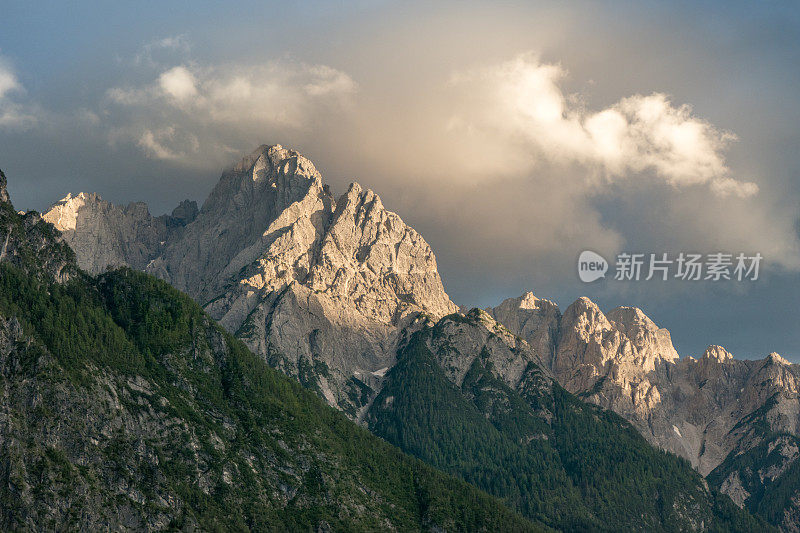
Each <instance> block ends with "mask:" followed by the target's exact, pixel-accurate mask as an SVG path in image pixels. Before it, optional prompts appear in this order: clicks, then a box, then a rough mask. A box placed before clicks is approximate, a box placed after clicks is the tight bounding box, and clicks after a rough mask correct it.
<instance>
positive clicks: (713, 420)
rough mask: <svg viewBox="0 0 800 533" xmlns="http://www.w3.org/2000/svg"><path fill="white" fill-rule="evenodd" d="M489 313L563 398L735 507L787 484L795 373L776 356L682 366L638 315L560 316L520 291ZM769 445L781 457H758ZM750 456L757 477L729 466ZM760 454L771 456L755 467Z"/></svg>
mask: <svg viewBox="0 0 800 533" xmlns="http://www.w3.org/2000/svg"><path fill="white" fill-rule="evenodd" d="M544 302H546V303H544ZM488 312H489V313H490V314H492V316H494V317H495V318H497V319H498V320H499V321H500V322H502V323H503V325H505V326H506V327H508V329H509V330H510V331H511V332H513V333H514V334H516V335H519V336H520V337H522V338H523V339H525V340H527V341H528V342H529V343H530V344H531V346H534V347H536V351H537V352H538V353H539V354H540V357H541V359H542V360H543V361H549V368H550V370H551V371H552V373H553V375H554V376H555V377H556V379H557V380H558V381H559V382H560V383H561V384H562V385H563V386H564V387H565V388H567V389H568V390H569V391H570V392H573V393H575V394H578V395H579V396H581V397H582V398H584V399H586V400H588V401H590V402H593V403H595V404H597V405H600V406H602V407H605V408H607V409H611V410H613V411H615V412H617V413H618V414H620V415H622V416H623V417H624V418H626V419H627V420H629V421H630V422H631V423H633V424H634V426H635V427H636V428H637V429H638V430H639V431H640V432H641V433H642V434H643V435H644V436H645V437H646V438H647V439H648V440H649V441H650V442H652V443H653V444H655V445H657V446H659V447H661V448H663V449H666V450H669V451H671V452H673V453H676V454H677V455H680V456H682V457H685V458H686V459H688V460H689V461H690V462H691V463H692V465H693V466H694V467H695V468H697V469H698V470H699V471H700V473H702V474H703V475H708V474H710V473H712V471H713V474H712V476H711V477H710V479H714V480H717V481H718V482H719V488H720V489H721V490H722V491H723V492H725V493H727V494H729V495H730V496H731V497H732V498H733V499H734V501H736V502H737V503H738V504H739V505H746V504H748V502H749V500H748V499H749V498H751V496H752V495H753V494H758V495H759V497H760V495H761V494H764V487H765V486H768V485H769V484H774V483H778V482H784V483H785V482H786V480H782V481H781V480H780V479H779V478H780V477H781V476H788V475H794V474H793V472H795V471H794V470H792V468H793V466H792V465H793V464H794V461H795V460H796V457H797V454H795V453H794V451H793V450H794V449H795V444H794V443H795V442H797V436H798V435H800V401H799V400H798V383H800V381H799V380H800V367H798V365H793V364H791V363H789V362H788V361H786V359H784V358H783V357H781V356H780V355H778V354H775V353H773V354H770V355H769V356H767V357H766V358H764V359H762V360H759V361H751V360H741V359H736V358H734V357H733V355H732V354H730V353H729V352H728V351H727V350H725V348H723V347H721V346H709V347H708V349H707V350H706V351H705V352H704V353H703V355H702V356H701V357H699V358H693V357H685V358H682V359H681V358H679V356H678V353H677V352H676V351H675V349H674V347H673V345H672V340H671V337H670V334H669V332H668V331H667V330H666V329H663V328H659V327H658V326H657V325H656V324H655V323H654V322H653V321H652V320H651V319H650V318H648V317H647V316H646V315H645V314H644V313H643V312H642V311H641V310H640V309H636V308H633V307H618V308H616V309H614V310H612V311H610V312H608V313H603V312H602V311H601V310H600V309H599V308H598V307H597V305H595V304H594V303H593V302H592V301H591V300H589V299H588V298H580V299H578V300H577V301H575V302H574V303H573V304H571V305H570V306H569V307H568V308H567V309H566V311H564V314H563V315H561V314H560V312H559V310H558V308H557V307H556V306H555V304H552V303H551V302H549V301H547V300H540V299H538V298H536V297H534V296H533V295H532V294H531V293H526V294H525V295H523V296H522V297H520V298H512V299H508V300H506V301H504V302H503V303H502V304H501V305H500V306H498V307H495V308H493V309H488ZM553 332H557V334H555V335H554V333H553ZM779 435H789V437H786V438H783V440H781V439H780V438H778V437H776V436H779ZM770 446H773V447H776V448H775V449H779V450H782V451H781V453H782V454H783V455H780V456H778V455H776V454H777V453H778V452H774V453H773V452H771V451H769V450H767V451H769V454H767V453H766V452H764V453H762V452H763V450H762V448H764V449H766V448H768V447H770ZM748 453H749V454H754V455H756V456H757V457H756V463H757V464H759V465H761V466H760V468H761V470H763V472H762V474H763V475H762V474H759V475H755V474H753V472H752V471H750V470H746V469H745V470H742V471H740V470H738V468H739V467H738V466H737V464H738V463H737V462H736V461H734V460H733V459H734V458H735V457H738V456H741V455H743V454H748ZM759 454H761V455H764V456H765V457H766V456H767V455H769V459H768V460H767V459H766V458H765V459H764V461H763V464H762V460H761V459H760V458H759V457H760V455H759ZM715 469H716V470H715ZM776 479H778V482H776ZM796 492H797V494H796V501H795V503H793V504H792V503H790V504H789V505H788V507H787V508H786V517H785V520H784V522H785V523H786V524H788V525H787V526H786V527H787V528H788V530H793V529H792V528H791V527H790V526H791V524H796V523H797V522H798V518H797V517H798V516H800V486H799V487H797V489H796ZM792 501H794V500H792Z"/></svg>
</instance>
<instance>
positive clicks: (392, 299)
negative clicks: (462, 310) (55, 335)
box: [45, 145, 458, 417]
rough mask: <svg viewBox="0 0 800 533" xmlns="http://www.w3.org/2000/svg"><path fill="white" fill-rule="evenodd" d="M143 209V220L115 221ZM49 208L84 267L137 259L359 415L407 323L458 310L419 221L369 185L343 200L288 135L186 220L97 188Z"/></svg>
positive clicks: (231, 174) (229, 177)
mask: <svg viewBox="0 0 800 533" xmlns="http://www.w3.org/2000/svg"><path fill="white" fill-rule="evenodd" d="M79 204H80V205H79ZM87 206H88V207H87ZM134 210H135V211H136V213H137V214H138V215H137V216H136V217H129V218H131V219H132V220H133V222H131V223H127V225H123V224H121V223H115V222H114V220H116V219H118V218H120V214H121V213H122V214H125V213H127V212H128V211H134ZM176 211H177V210H176ZM145 215H146V216H145ZM45 217H46V218H47V219H49V220H52V221H54V223H56V225H57V227H59V229H61V230H62V232H63V233H64V234H65V238H66V239H67V240H68V242H70V244H72V245H73V247H74V248H75V249H76V253H77V254H78V257H79V260H80V261H81V264H82V265H86V267H87V268H88V267H91V268H90V269H91V270H94V271H97V270H102V269H104V268H105V266H106V264H111V265H119V264H127V265H130V266H132V267H134V268H139V269H144V270H146V271H148V272H150V273H152V274H155V275H156V276H158V277H161V278H162V279H165V280H167V281H169V282H170V283H171V284H172V285H174V286H175V287H177V288H179V289H181V290H183V291H185V292H187V293H188V294H190V295H191V296H192V297H193V298H194V299H195V300H196V301H198V302H199V303H201V305H203V306H204V307H205V309H206V310H207V311H208V312H209V313H210V314H211V315H212V316H213V317H214V318H215V319H217V320H218V321H219V322H220V323H221V324H222V325H223V326H225V327H226V328H227V329H228V330H229V331H231V332H234V333H236V334H237V335H238V336H239V337H240V338H241V339H243V340H244V341H245V342H246V343H247V344H248V345H249V346H250V348H251V349H253V350H254V351H255V352H256V353H259V354H261V355H262V356H263V357H265V358H266V359H267V360H268V361H269V362H270V363H271V364H272V365H273V366H275V367H277V368H280V369H282V370H283V371H284V372H286V373H288V374H290V375H293V376H296V377H298V378H299V379H300V380H301V381H302V382H303V383H304V384H306V385H307V386H309V387H311V388H314V389H316V390H318V391H319V392H320V393H321V394H322V395H323V396H324V397H325V398H326V399H327V400H328V401H329V403H331V404H332V405H334V406H336V407H339V408H341V409H343V410H345V411H346V412H348V413H349V414H350V415H351V416H353V417H357V416H358V415H359V413H360V412H361V411H362V410H363V408H364V407H365V406H366V405H367V404H368V403H369V401H370V399H371V398H372V397H374V395H375V394H376V392H377V390H379V387H380V382H381V379H382V375H383V372H385V371H386V369H387V368H388V367H390V366H392V365H393V364H394V358H395V352H396V347H397V343H398V340H399V335H400V331H401V330H402V329H403V328H404V327H405V326H406V325H408V324H410V323H411V322H413V321H414V318H415V316H416V315H418V314H420V313H424V314H425V315H429V316H431V317H433V318H441V317H442V316H444V315H447V314H450V313H454V312H457V311H458V308H457V307H456V306H455V305H454V304H453V303H452V302H451V301H450V299H449V297H448V296H447V294H446V293H445V291H444V288H443V287H442V283H441V279H440V277H439V274H438V272H437V268H436V259H435V257H434V255H433V252H432V250H431V249H430V247H429V246H428V244H427V243H426V242H425V240H424V239H423V238H422V237H421V236H420V235H419V233H417V232H416V231H414V230H413V229H412V228H410V227H408V226H407V225H406V224H405V223H403V221H402V220H401V219H400V217H399V216H397V215H396V214H395V213H392V212H390V211H388V210H386V209H385V208H384V206H383V204H382V202H381V200H380V198H379V197H378V195H376V194H375V193H374V192H372V191H370V190H368V189H363V188H362V187H361V186H359V185H358V184H355V183H354V184H352V185H351V186H350V188H349V190H348V191H347V192H346V193H345V194H344V195H342V197H341V198H339V200H338V201H336V200H335V199H334V197H333V196H332V194H331V192H330V190H329V189H328V187H327V186H326V185H324V184H323V181H322V176H321V175H320V173H319V172H318V171H317V169H316V168H315V167H314V165H313V163H311V161H309V160H308V159H306V158H305V157H303V156H302V155H300V154H298V153H297V152H295V151H293V150H289V149H286V148H283V147H282V146H280V145H275V146H266V145H264V146H261V147H259V148H258V149H257V150H256V151H255V152H253V153H252V154H251V155H249V156H248V157H246V158H244V159H243V160H242V161H241V162H240V163H239V164H237V165H236V166H234V167H233V168H231V169H230V170H227V171H226V172H225V173H224V174H223V175H222V178H221V180H220V181H219V183H218V184H217V186H216V187H215V188H214V190H213V191H212V192H211V194H210V195H209V197H208V199H207V200H206V202H205V203H204V205H203V207H202V208H201V209H200V211H199V213H197V215H196V217H195V216H193V215H190V216H189V217H183V218H182V219H181V220H184V221H185V220H187V218H190V219H191V220H189V221H188V222H189V223H187V224H185V225H180V224H172V225H170V224H163V225H158V224H157V223H156V222H155V221H158V220H161V219H153V217H150V216H149V213H147V209H146V207H145V206H137V207H136V209H134V208H133V207H131V206H129V207H128V208H120V207H117V206H111V205H110V204H106V203H104V202H100V201H99V199H97V198H96V196H94V195H83V196H82V197H79V200H76V199H74V198H71V197H68V198H67V199H65V200H64V201H62V202H60V203H59V204H56V205H55V206H54V207H53V208H52V209H51V210H50V211H49V212H48V213H47V214H46V215H45ZM148 217H149V218H148ZM178 218H179V217H178V214H177V213H175V212H174V213H173V215H172V216H171V217H170V218H169V219H167V221H170V220H177V219H178ZM123 219H124V217H123ZM107 228H112V231H108V230H107ZM143 228H146V229H147V230H148V231H144V229H143ZM162 228H163V230H162ZM173 228H177V229H173Z"/></svg>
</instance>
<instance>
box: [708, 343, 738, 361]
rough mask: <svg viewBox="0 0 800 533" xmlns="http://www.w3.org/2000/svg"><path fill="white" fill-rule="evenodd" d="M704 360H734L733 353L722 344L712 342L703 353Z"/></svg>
mask: <svg viewBox="0 0 800 533" xmlns="http://www.w3.org/2000/svg"><path fill="white" fill-rule="evenodd" d="M702 360H704V361H713V362H715V363H726V362H728V361H732V360H733V355H732V354H731V353H730V352H729V351H728V350H726V349H725V348H723V347H722V346H717V345H716V344H712V345H711V346H709V347H708V348H706V351H705V352H704V353H703V357H702Z"/></svg>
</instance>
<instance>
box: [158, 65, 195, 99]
mask: <svg viewBox="0 0 800 533" xmlns="http://www.w3.org/2000/svg"><path fill="white" fill-rule="evenodd" d="M195 84H196V81H195V78H194V74H192V73H191V71H190V70H189V69H187V68H186V67H183V66H180V67H173V68H171V69H169V70H167V71H166V72H163V73H162V74H161V76H159V77H158V85H159V87H160V88H161V90H162V91H163V92H164V93H165V94H167V95H169V96H171V97H172V98H174V99H176V100H178V101H179V102H184V101H187V100H190V99H192V98H194V97H196V96H197V87H196V86H195Z"/></svg>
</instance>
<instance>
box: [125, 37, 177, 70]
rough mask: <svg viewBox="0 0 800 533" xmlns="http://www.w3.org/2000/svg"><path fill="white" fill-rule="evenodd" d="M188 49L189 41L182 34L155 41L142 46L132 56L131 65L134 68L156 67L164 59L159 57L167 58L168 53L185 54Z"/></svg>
mask: <svg viewBox="0 0 800 533" xmlns="http://www.w3.org/2000/svg"><path fill="white" fill-rule="evenodd" d="M190 49H191V46H190V44H189V40H188V39H187V37H186V35H183V34H181V35H172V36H168V37H164V38H161V39H156V40H153V41H150V42H149V43H147V44H145V45H144V46H142V48H141V49H140V50H139V52H138V53H137V54H136V55H135V56H134V58H133V64H134V65H136V66H140V65H147V66H157V65H159V64H161V62H162V60H163V59H165V58H164V57H159V56H164V55H167V56H169V55H170V53H171V54H175V53H180V54H186V53H187V52H189V50H190Z"/></svg>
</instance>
